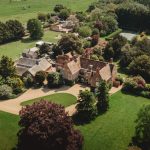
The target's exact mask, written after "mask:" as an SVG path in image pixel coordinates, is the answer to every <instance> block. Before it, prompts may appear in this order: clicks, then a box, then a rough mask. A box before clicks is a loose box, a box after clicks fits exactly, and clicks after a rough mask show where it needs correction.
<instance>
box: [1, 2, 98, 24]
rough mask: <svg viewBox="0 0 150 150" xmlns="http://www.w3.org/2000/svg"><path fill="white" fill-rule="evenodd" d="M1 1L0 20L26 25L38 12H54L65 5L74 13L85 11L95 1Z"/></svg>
mask: <svg viewBox="0 0 150 150" xmlns="http://www.w3.org/2000/svg"><path fill="white" fill-rule="evenodd" d="M11 1H12V2H11V3H10V0H0V20H1V21H6V20H8V19H18V20H20V21H22V22H23V23H26V22H27V20H28V19H30V18H35V17H37V13H38V12H47V13H48V12H52V10H53V8H54V6H55V5H56V4H63V5H65V6H67V7H68V8H71V9H72V10H73V11H82V10H83V11H85V10H86V9H87V8H88V6H89V4H91V3H92V2H94V1H95V0H11Z"/></svg>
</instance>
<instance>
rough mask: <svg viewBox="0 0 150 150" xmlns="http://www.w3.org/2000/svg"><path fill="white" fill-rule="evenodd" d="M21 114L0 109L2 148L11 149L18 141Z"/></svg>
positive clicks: (1, 149) (0, 148)
mask: <svg viewBox="0 0 150 150" xmlns="http://www.w3.org/2000/svg"><path fill="white" fill-rule="evenodd" d="M18 121H19V116H16V115H12V114H9V113H6V112H1V111H0V150H11V149H12V148H13V147H15V145H16V143H17V136H16V134H17V132H18V129H19V127H18Z"/></svg>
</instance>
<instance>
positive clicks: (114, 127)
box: [77, 92, 150, 150]
mask: <svg viewBox="0 0 150 150" xmlns="http://www.w3.org/2000/svg"><path fill="white" fill-rule="evenodd" d="M144 104H145V105H147V104H150V101H149V100H147V99H145V98H142V97H136V96H131V95H125V94H122V93H121V92H118V93H116V94H114V95H112V96H111V101H110V109H109V111H108V112H107V113H106V114H104V115H102V116H99V117H97V118H96V120H94V121H93V122H91V123H90V124H87V125H84V126H78V127H77V128H78V129H80V130H81V131H82V133H83V135H84V140H85V147H84V150H126V149H127V146H128V144H129V142H130V141H131V137H132V136H133V134H134V127H135V124H134V121H135V119H136V117H137V112H138V111H139V109H140V108H141V107H142V106H143V105H144Z"/></svg>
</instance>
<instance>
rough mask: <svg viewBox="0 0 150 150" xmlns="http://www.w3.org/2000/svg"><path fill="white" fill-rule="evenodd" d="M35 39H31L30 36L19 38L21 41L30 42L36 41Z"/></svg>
mask: <svg viewBox="0 0 150 150" xmlns="http://www.w3.org/2000/svg"><path fill="white" fill-rule="evenodd" d="M36 41H37V40H33V39H31V38H24V39H22V40H21V42H22V43H32V42H36Z"/></svg>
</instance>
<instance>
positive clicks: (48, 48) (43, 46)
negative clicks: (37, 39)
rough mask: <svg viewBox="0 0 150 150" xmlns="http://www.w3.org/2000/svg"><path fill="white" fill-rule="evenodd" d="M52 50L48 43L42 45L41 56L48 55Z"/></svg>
mask: <svg viewBox="0 0 150 150" xmlns="http://www.w3.org/2000/svg"><path fill="white" fill-rule="evenodd" d="M50 49H51V48H50V46H49V45H48V44H46V43H44V44H42V45H41V47H40V49H39V53H40V56H41V55H42V54H47V53H48V52H49V51H50Z"/></svg>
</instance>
